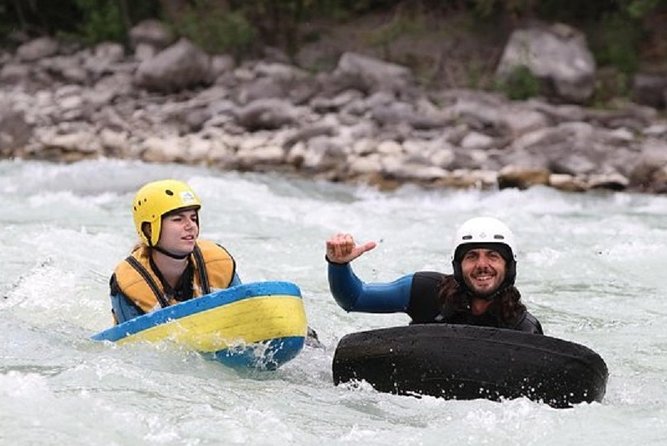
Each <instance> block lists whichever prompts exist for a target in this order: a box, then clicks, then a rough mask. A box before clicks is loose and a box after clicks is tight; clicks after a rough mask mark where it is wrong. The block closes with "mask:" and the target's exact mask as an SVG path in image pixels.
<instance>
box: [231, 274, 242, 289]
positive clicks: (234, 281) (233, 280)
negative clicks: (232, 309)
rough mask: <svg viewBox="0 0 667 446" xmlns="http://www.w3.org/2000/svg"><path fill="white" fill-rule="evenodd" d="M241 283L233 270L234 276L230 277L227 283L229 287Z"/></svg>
mask: <svg viewBox="0 0 667 446" xmlns="http://www.w3.org/2000/svg"><path fill="white" fill-rule="evenodd" d="M242 283H243V282H241V278H240V277H239V275H238V274H236V272H235V273H234V277H232V281H231V282H230V283H229V287H230V288H231V287H233V286H236V285H241V284H242Z"/></svg>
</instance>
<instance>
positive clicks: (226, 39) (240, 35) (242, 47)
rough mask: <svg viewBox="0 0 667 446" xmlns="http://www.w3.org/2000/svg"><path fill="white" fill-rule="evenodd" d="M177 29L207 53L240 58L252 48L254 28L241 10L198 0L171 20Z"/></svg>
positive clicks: (254, 37) (255, 34)
mask: <svg viewBox="0 0 667 446" xmlns="http://www.w3.org/2000/svg"><path fill="white" fill-rule="evenodd" d="M174 27H175V28H176V31H177V32H178V33H179V34H181V35H183V36H185V37H187V38H189V39H190V40H192V41H193V42H194V43H195V44H197V45H198V46H199V47H200V48H202V49H204V50H205V51H207V52H209V53H213V54H215V53H228V54H232V55H234V57H236V58H237V59H241V58H242V57H243V55H245V54H246V53H248V52H249V51H251V49H252V47H253V44H254V42H255V39H256V36H257V32H256V30H255V28H254V27H253V26H252V25H251V24H250V22H249V21H248V20H247V19H246V17H245V15H244V14H243V13H242V12H241V11H226V10H224V9H222V8H219V7H217V8H216V7H214V6H213V5H210V4H209V2H206V1H197V2H195V4H194V6H191V7H190V8H188V9H187V11H186V12H185V14H184V15H183V16H182V17H181V18H179V19H177V20H176V21H175V23H174Z"/></svg>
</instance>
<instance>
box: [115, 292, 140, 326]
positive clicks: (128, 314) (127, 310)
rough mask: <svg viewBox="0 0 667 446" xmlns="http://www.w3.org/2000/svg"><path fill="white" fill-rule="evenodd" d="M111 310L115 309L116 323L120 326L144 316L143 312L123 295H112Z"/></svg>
mask: <svg viewBox="0 0 667 446" xmlns="http://www.w3.org/2000/svg"><path fill="white" fill-rule="evenodd" d="M111 308H112V309H113V314H114V315H115V316H116V321H117V322H118V323H119V324H122V323H123V322H125V321H129V320H130V319H134V318H135V317H138V316H141V315H142V314H143V312H142V311H141V310H140V309H139V308H138V307H137V306H136V305H134V304H132V303H131V302H130V301H129V299H128V298H127V297H125V295H124V294H123V293H116V294H112V295H111Z"/></svg>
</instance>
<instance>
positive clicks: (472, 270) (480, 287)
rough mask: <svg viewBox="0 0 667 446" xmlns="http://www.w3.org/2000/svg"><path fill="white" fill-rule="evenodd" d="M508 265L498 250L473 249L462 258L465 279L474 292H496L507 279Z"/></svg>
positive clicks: (484, 294)
mask: <svg viewBox="0 0 667 446" xmlns="http://www.w3.org/2000/svg"><path fill="white" fill-rule="evenodd" d="M506 265H507V262H506V261H505V259H504V258H503V256H501V255H500V253H499V252H498V251H494V250H492V249H481V248H479V249H471V250H470V251H468V252H466V253H465V255H464V256H463V259H461V271H462V272H463V280H465V283H466V285H467V286H468V288H469V289H470V290H471V291H472V292H473V293H474V294H476V295H478V296H481V297H484V296H488V295H490V294H493V293H495V292H496V291H497V290H498V287H499V286H500V284H502V283H503V281H504V280H505V273H506Z"/></svg>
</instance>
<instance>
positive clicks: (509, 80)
mask: <svg viewBox="0 0 667 446" xmlns="http://www.w3.org/2000/svg"><path fill="white" fill-rule="evenodd" d="M496 90H499V91H501V92H503V93H505V95H506V96H507V97H508V98H510V99H512V100H524V99H528V98H531V97H533V96H537V94H538V93H539V92H540V80H539V79H537V78H536V77H535V76H534V75H533V73H531V71H530V70H529V69H528V67H526V66H524V65H520V66H517V67H516V68H515V69H514V70H513V71H512V72H511V73H510V74H509V75H508V76H506V77H505V79H504V80H502V81H499V82H498V83H497V84H496Z"/></svg>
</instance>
